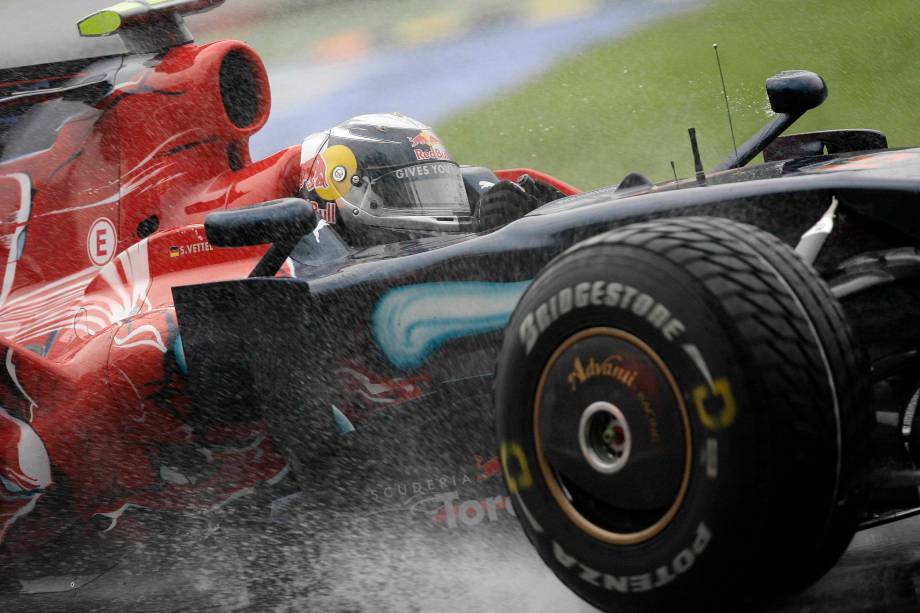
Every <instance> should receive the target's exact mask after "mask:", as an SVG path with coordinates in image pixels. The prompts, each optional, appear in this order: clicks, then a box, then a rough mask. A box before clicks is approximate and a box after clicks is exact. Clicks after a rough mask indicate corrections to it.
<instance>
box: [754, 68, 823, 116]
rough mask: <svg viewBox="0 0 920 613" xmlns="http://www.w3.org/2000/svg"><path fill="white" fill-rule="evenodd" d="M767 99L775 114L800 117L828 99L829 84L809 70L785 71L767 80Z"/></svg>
mask: <svg viewBox="0 0 920 613" xmlns="http://www.w3.org/2000/svg"><path fill="white" fill-rule="evenodd" d="M767 97H768V98H769V99H770V108H771V109H773V112H774V113H784V114H787V115H795V116H799V115H801V114H802V113H804V112H805V111H808V110H810V109H813V108H815V107H816V106H819V105H820V104H821V103H822V102H824V101H825V100H826V99H827V84H826V83H825V82H824V79H822V78H821V77H820V75H818V74H816V73H814V72H811V71H809V70H784V71H783V72H781V73H779V74H776V75H773V76H772V77H770V78H769V79H767Z"/></svg>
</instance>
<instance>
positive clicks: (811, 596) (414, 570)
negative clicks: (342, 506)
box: [0, 501, 920, 613]
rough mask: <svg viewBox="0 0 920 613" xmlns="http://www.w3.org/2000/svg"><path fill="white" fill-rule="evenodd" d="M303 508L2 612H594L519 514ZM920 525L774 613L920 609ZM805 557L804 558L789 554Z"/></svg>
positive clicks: (865, 544) (223, 530)
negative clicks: (424, 514)
mask: <svg viewBox="0 0 920 613" xmlns="http://www.w3.org/2000/svg"><path fill="white" fill-rule="evenodd" d="M298 506H299V505H298V503H297V502H296V501H295V502H294V503H293V507H295V508H292V509H289V510H288V514H287V515H286V520H287V522H286V523H284V522H282V523H280V524H275V525H274V526H273V527H272V528H270V529H267V530H266V529H265V528H264V527H261V528H253V527H252V526H250V527H246V528H244V527H239V526H237V527H232V526H231V525H221V526H220V527H216V526H214V527H212V528H211V529H210V531H209V532H210V533H209V534H208V535H207V536H206V537H204V538H198V537H201V534H200V533H199V534H198V535H196V538H195V542H194V545H192V544H190V543H189V542H185V544H183V545H180V544H176V545H175V547H172V548H168V549H159V550H158V552H157V553H156V555H154V554H152V553H146V552H143V551H138V552H137V553H136V554H135V555H134V556H133V557H132V558H129V559H128V560H125V561H124V562H122V563H121V564H120V565H118V566H117V567H115V568H113V569H112V570H111V571H110V572H109V573H107V574H106V575H104V576H103V577H100V578H99V579H97V580H95V581H91V582H89V583H87V584H85V585H82V587H79V588H78V589H73V590H69V589H67V588H68V582H69V581H74V580H76V581H78V582H79V581H80V579H79V577H76V578H73V577H58V578H56V579H46V580H44V583H43V585H39V584H38V583H30V584H28V585H27V586H25V587H27V588H28V589H31V590H37V589H40V588H45V589H47V588H48V587H49V586H51V585H52V583H53V582H54V581H57V583H58V584H59V585H58V588H59V589H60V590H62V591H60V592H59V593H57V594H32V595H29V594H20V595H17V596H12V597H11V596H3V597H0V609H2V610H3V611H39V610H41V611H86V610H96V611H124V610H131V611H177V610H182V611H187V610H231V611H263V610H265V611H288V610H294V611H305V610H310V611H341V612H346V611H356V612H357V611H360V612H371V611H473V610H477V611H507V612H521V613H523V612H537V613H550V612H557V611H571V612H576V613H578V612H589V611H594V610H595V609H593V608H592V607H590V606H589V605H587V604H585V603H584V602H582V601H581V600H579V599H578V598H577V597H575V596H574V595H573V594H571V593H570V592H569V591H568V590H567V588H565V587H564V586H563V585H562V583H561V582H559V581H558V580H557V579H556V578H555V577H554V576H553V575H552V574H551V573H550V572H549V571H548V570H547V569H546V568H545V567H544V566H543V564H542V562H540V560H539V559H538V558H537V556H536V554H535V553H534V552H533V550H532V549H531V547H530V545H529V543H527V542H526V539H525V538H524V536H523V534H522V533H521V532H520V530H519V529H518V528H517V525H516V522H515V520H514V519H513V518H510V517H504V516H503V515H504V512H502V514H501V515H499V519H498V520H497V521H495V522H490V521H489V520H488V519H486V520H485V521H484V522H483V523H481V524H479V525H476V526H470V527H464V526H459V527H458V528H456V529H447V528H446V527H444V526H440V527H434V528H432V527H429V526H422V525H420V524H419V523H418V522H417V521H415V520H412V521H410V520H409V519H408V518H409V516H408V515H405V514H403V515H401V516H390V517H381V516H379V515H378V516H375V515H368V514H366V513H349V512H342V513H333V514H329V513H328V511H325V512H323V514H322V520H321V523H322V526H323V529H322V530H320V531H317V530H316V528H318V525H317V516H316V515H315V514H314V512H313V511H310V510H307V509H299V510H298V509H296V507H298ZM918 530H920V518H918V519H914V520H906V521H904V522H901V523H900V524H892V525H889V526H884V527H880V528H875V529H872V530H869V531H866V532H863V533H861V534H858V535H857V536H856V538H855V540H854V542H853V544H852V545H851V547H850V549H849V550H848V551H847V553H846V554H845V555H844V557H843V559H842V560H841V561H840V563H838V564H837V566H836V567H834V569H832V570H831V572H830V573H828V575H826V576H825V577H824V578H823V579H822V580H821V581H820V582H818V583H817V584H815V585H814V586H812V587H811V588H810V589H808V590H807V591H805V592H803V593H800V594H798V595H796V596H795V597H793V598H790V599H788V600H786V601H784V602H776V603H773V604H771V605H769V606H767V607H765V608H763V609H759V610H761V611H767V612H776V613H779V612H787V613H792V612H805V611H809V612H816V611H842V612H855V611H897V612H900V611H904V612H907V611H917V610H918V609H920V597H918V592H920V538H918ZM790 555H795V552H790Z"/></svg>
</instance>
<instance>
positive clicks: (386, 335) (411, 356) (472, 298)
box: [372, 281, 530, 369]
mask: <svg viewBox="0 0 920 613" xmlns="http://www.w3.org/2000/svg"><path fill="white" fill-rule="evenodd" d="M529 285H530V281H519V282H515V283H491V282H483V281H454V282H450V281H446V282H439V283H422V284H419V285H408V286H406V287H399V288H396V289H392V290H390V291H388V292H387V293H385V294H384V295H383V296H382V297H381V298H380V300H379V302H377V306H376V307H375V308H374V314H373V316H372V327H373V334H374V340H375V341H376V342H377V346H378V347H379V348H380V351H381V352H382V353H383V355H384V356H386V358H387V359H388V360H389V361H390V362H391V363H392V364H393V365H394V366H396V367H397V368H401V369H410V368H417V367H419V366H421V365H422V364H423V363H424V362H425V360H426V359H427V358H428V357H429V356H430V355H431V354H432V353H434V351H435V350H436V349H437V348H438V347H440V346H441V345H443V344H444V343H446V342H447V341H449V340H452V339H456V338H462V337H464V336H472V335H475V334H484V333H486V332H493V331H495V330H501V329H502V328H504V327H505V325H506V324H507V323H508V319H509V318H510V317H511V312H512V311H514V307H515V306H517V303H518V300H520V298H521V296H522V295H523V293H524V291H525V290H526V289H527V287H528V286H529Z"/></svg>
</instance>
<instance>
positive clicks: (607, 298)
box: [518, 281, 685, 355]
mask: <svg viewBox="0 0 920 613" xmlns="http://www.w3.org/2000/svg"><path fill="white" fill-rule="evenodd" d="M587 306H607V307H617V308H620V309H623V310H628V311H631V312H632V313H633V314H635V315H637V316H639V317H642V318H644V319H645V320H646V321H648V322H649V323H650V324H652V325H653V326H654V327H655V328H657V329H658V330H660V331H661V333H662V334H663V335H664V337H665V338H666V339H668V340H669V341H673V340H675V339H677V338H678V337H679V336H680V335H681V334H682V333H683V332H684V330H685V328H684V324H683V323H682V322H681V321H680V320H679V319H677V318H676V317H674V316H673V315H672V314H671V310H670V309H668V308H667V307H666V306H664V305H663V304H661V303H660V302H658V301H657V300H655V299H654V298H652V297H651V296H649V295H648V294H645V293H643V292H640V291H639V290H637V289H636V288H635V287H632V286H629V285H623V284H622V283H616V282H612V283H611V282H607V281H594V282H587V281H585V282H582V283H578V284H576V285H573V286H571V287H564V288H562V289H561V290H559V292H558V293H557V294H556V295H554V296H550V297H549V299H548V300H546V301H545V302H543V303H542V304H540V305H539V306H537V308H535V309H534V310H532V311H531V312H530V313H528V314H527V315H526V316H525V317H524V321H523V322H521V325H520V327H519V329H518V334H519V335H520V338H521V342H522V343H524V353H525V355H529V354H530V352H531V350H532V349H533V347H534V345H535V344H536V342H537V340H538V339H539V338H540V335H541V334H543V332H544V331H545V330H546V329H547V328H548V327H549V326H550V325H551V324H552V323H553V322H554V321H556V320H557V319H559V318H560V317H562V316H563V315H566V314H567V313H569V312H571V311H572V310H573V309H581V308H584V307H587Z"/></svg>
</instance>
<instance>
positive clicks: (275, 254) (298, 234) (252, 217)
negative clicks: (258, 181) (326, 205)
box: [204, 198, 318, 277]
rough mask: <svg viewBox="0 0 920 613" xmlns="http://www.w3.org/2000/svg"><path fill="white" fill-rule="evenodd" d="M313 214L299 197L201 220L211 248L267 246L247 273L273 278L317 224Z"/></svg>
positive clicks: (226, 212)
mask: <svg viewBox="0 0 920 613" xmlns="http://www.w3.org/2000/svg"><path fill="white" fill-rule="evenodd" d="M317 223H318V222H317V219H316V212H315V211H314V210H313V207H312V206H310V205H309V204H308V203H307V202H306V201H305V200H301V199H300V198H281V199H280V200H271V201H269V202H264V203H262V204H257V205H255V206H251V207H247V208H244V209H235V210H232V211H220V212H218V213H211V214H210V215H208V216H207V217H206V218H205V220H204V231H205V234H206V235H207V237H208V242H209V243H211V244H212V245H214V246H215V247H245V246H248V245H264V244H266V243H271V244H272V246H271V248H270V249H269V250H268V251H267V252H266V253H265V255H264V256H262V259H261V260H260V261H259V263H258V264H257V265H256V267H255V268H254V269H253V270H252V272H251V273H250V274H249V276H250V277H270V276H273V275H274V274H275V273H276V272H278V269H279V268H281V264H283V263H284V260H285V259H286V258H287V257H288V256H289V255H290V254H291V252H292V251H293V250H294V247H295V246H296V245H297V243H298V242H299V241H300V239H301V238H303V237H304V235H306V234H307V233H309V232H312V231H313V230H314V229H315V228H316V225H317Z"/></svg>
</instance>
